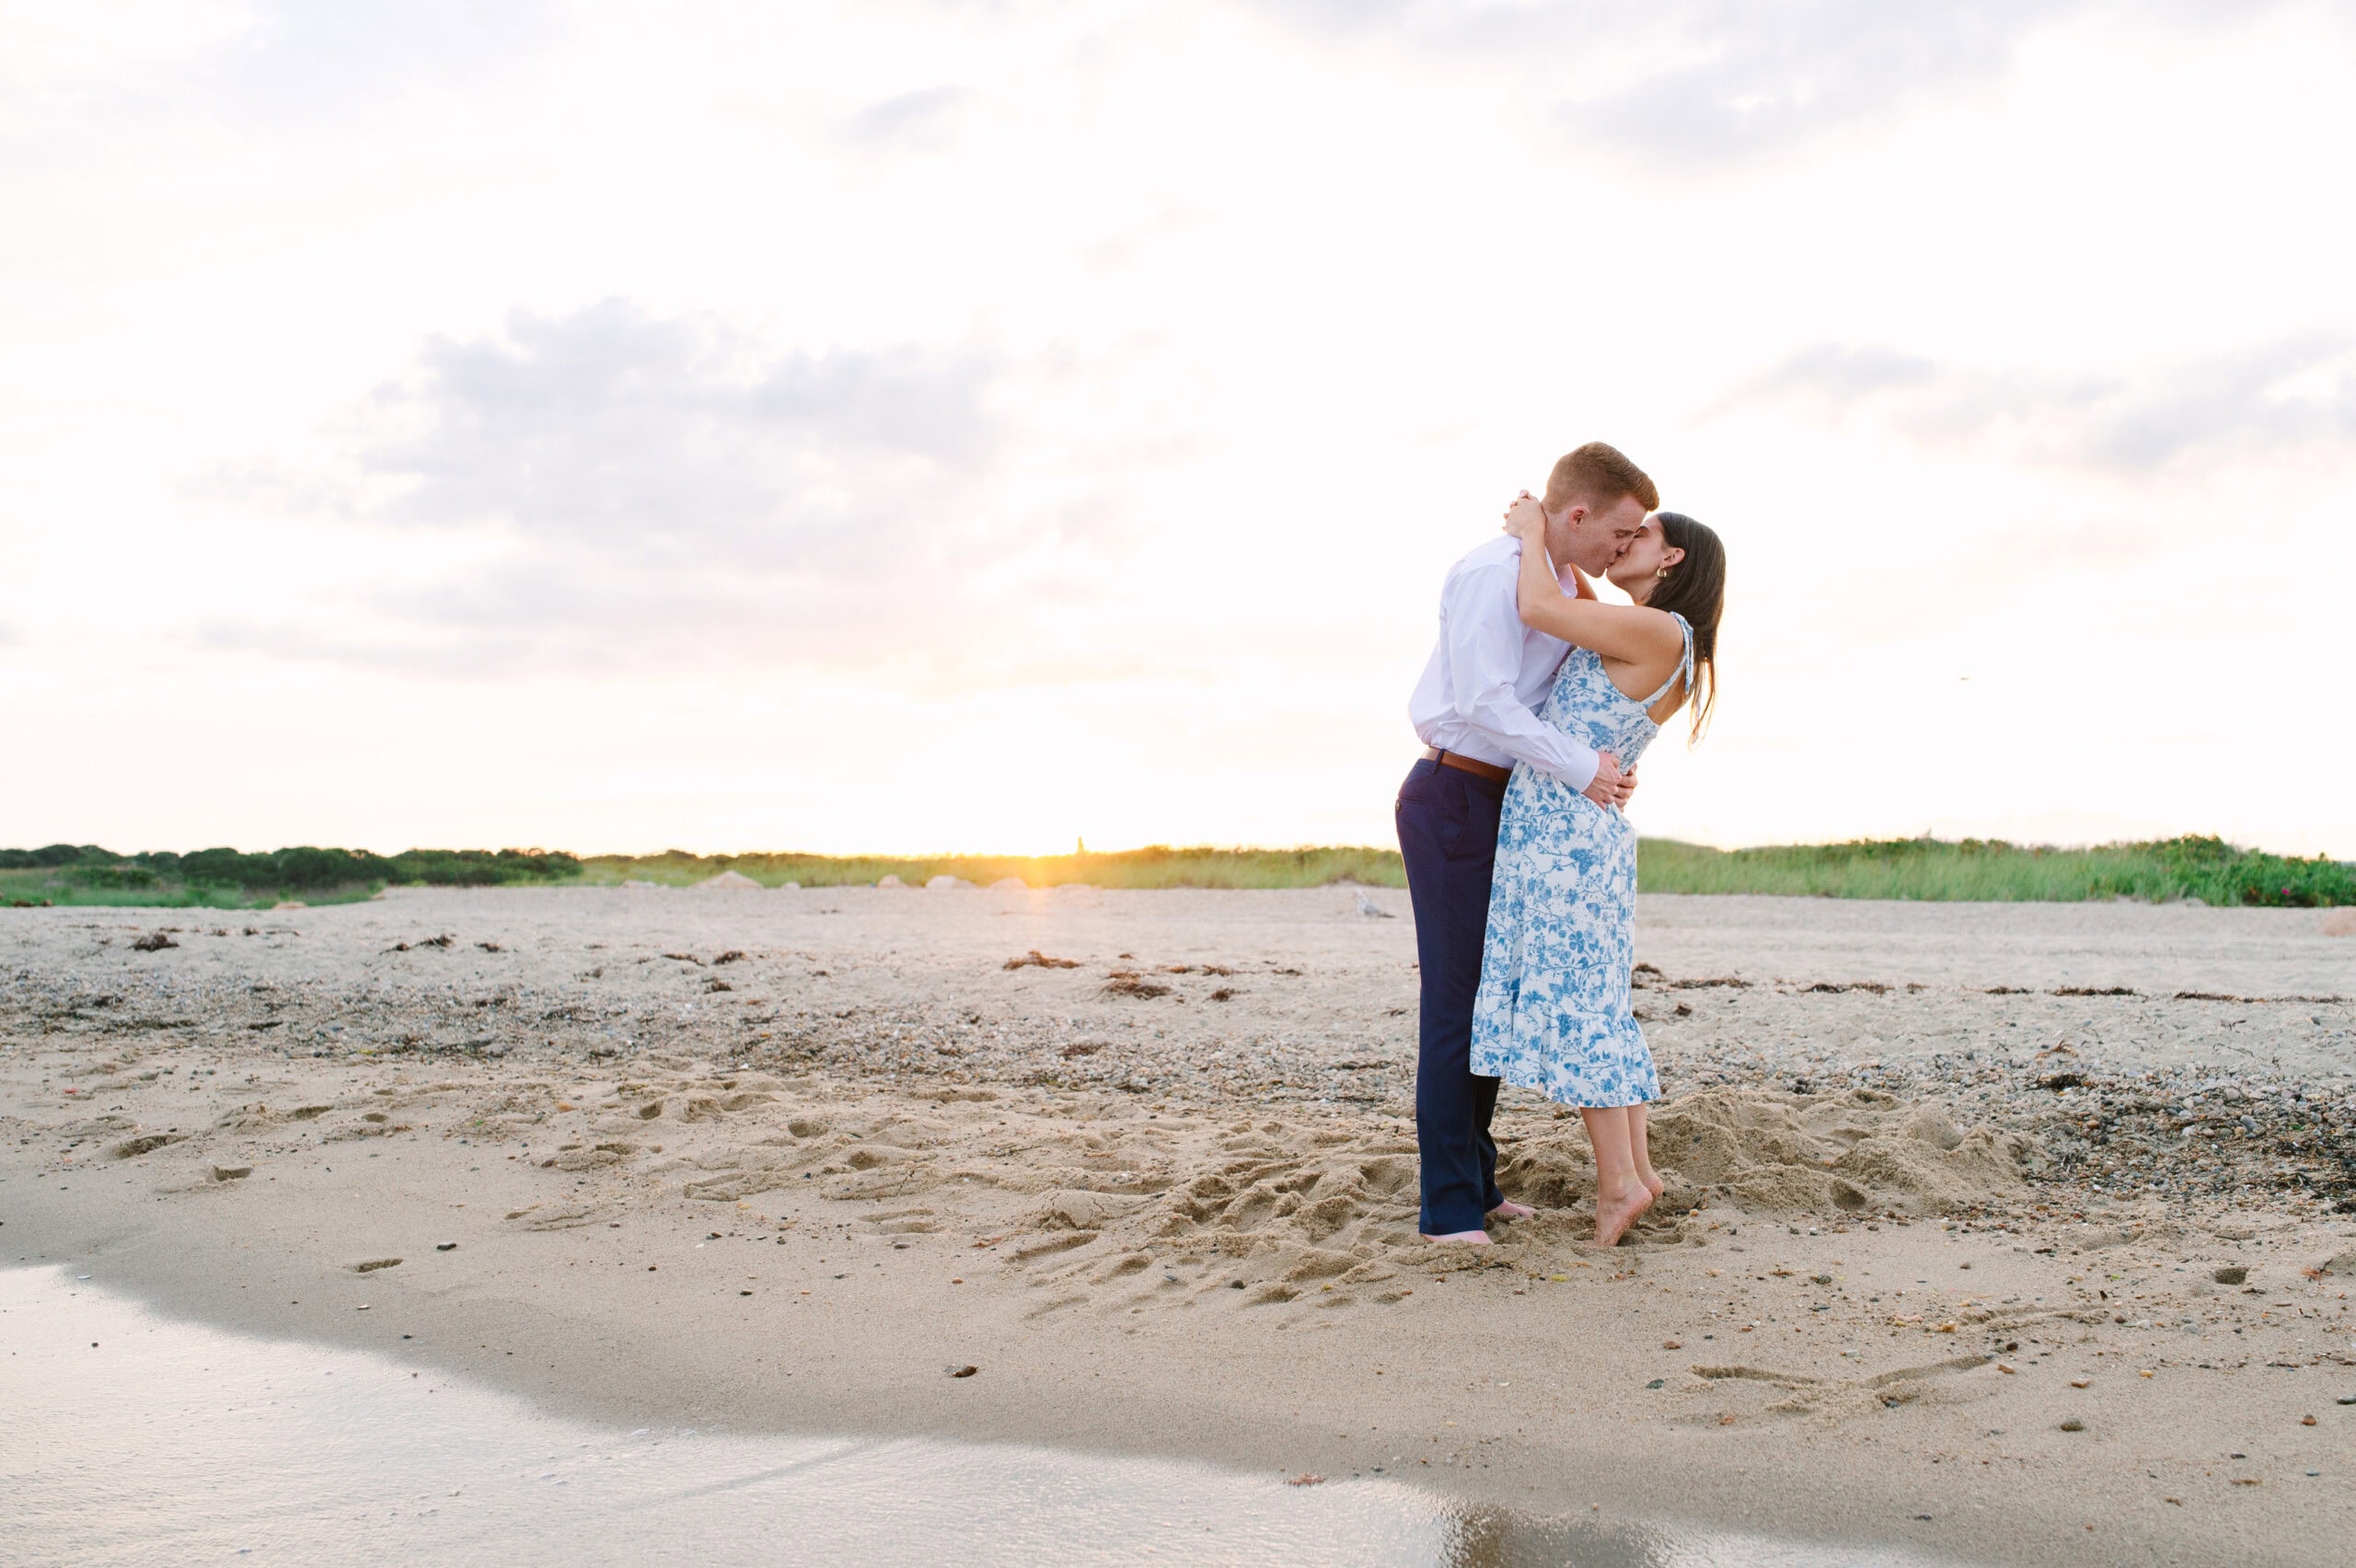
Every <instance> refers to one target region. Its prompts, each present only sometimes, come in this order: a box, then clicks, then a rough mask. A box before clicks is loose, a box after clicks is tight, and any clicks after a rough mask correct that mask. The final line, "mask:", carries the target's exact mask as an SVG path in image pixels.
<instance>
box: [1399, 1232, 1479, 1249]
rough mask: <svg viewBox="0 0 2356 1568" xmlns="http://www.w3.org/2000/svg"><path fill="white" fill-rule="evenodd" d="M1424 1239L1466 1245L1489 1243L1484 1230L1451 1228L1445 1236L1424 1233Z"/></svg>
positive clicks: (1473, 1245) (1476, 1245)
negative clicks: (1459, 1242) (1456, 1242)
mask: <svg viewBox="0 0 2356 1568" xmlns="http://www.w3.org/2000/svg"><path fill="white" fill-rule="evenodd" d="M1417 1234H1419V1235H1421V1234H1423V1233H1422V1232H1418V1233H1417ZM1424 1239H1425V1240H1426V1241H1461V1242H1464V1243H1465V1244H1466V1245H1468V1246H1472V1247H1486V1246H1488V1245H1489V1244H1490V1242H1489V1233H1488V1232H1487V1231H1485V1230H1451V1231H1449V1233H1448V1234H1447V1235H1445V1236H1430V1235H1425V1236H1424Z"/></svg>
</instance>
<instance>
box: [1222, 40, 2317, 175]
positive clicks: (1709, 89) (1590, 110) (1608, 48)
mask: <svg viewBox="0 0 2356 1568" xmlns="http://www.w3.org/2000/svg"><path fill="white" fill-rule="evenodd" d="M1249 3H1250V4H1252V5H1253V8H1255V9H1257V10H1260V11H1262V12H1264V13H1269V14H1273V15H1275V16H1276V17H1280V18H1282V19H1284V20H1285V21H1287V22H1289V23H1291V24H1293V25H1295V26H1298V27H1300V28H1304V29H1312V30H1315V31H1318V32H1321V33H1324V34H1327V35H1330V36H1333V37H1336V38H1340V39H1344V40H1356V41H1361V42H1367V43H1373V44H1391V45H1396V46H1398V47H1401V48H1403V49H1410V50H1413V51H1415V52H1418V53H1422V54H1426V55H1433V56H1437V57H1439V58H1443V59H1449V60H1454V61H1459V62H1462V61H1471V62H1472V63H1476V64H1480V65H1484V66H1494V67H1496V68H1497V69H1501V70H1507V71H1511V72H1514V73H1516V74H1519V75H1523V76H1524V77H1525V79H1527V80H1529V81H1530V82H1531V83H1532V84H1533V86H1532V89H1531V90H1534V91H1538V92H1542V93H1545V94H1548V95H1550V96H1553V98H1554V109H1555V115H1556V118H1557V121H1558V122H1559V123H1560V124H1561V125H1562V127H1563V128H1564V129H1565V131H1566V132H1567V133H1569V134H1571V135H1573V136H1575V137H1576V139H1578V140H1579V141H1580V142H1582V143H1585V144H1603V145H1609V146H1616V147H1619V148H1621V149H1623V150H1624V151H1627V152H1630V153H1632V154H1634V155H1637V156H1643V157H1646V158H1649V159H1655V160H1659V161H1662V162H1668V163H1685V164H1707V163H1711V162H1715V161H1720V160H1725V159H1729V158H1734V157H1738V156H1745V155H1749V154H1755V153H1762V152H1767V151H1771V150H1773V149H1775V148H1779V147H1781V146H1784V145H1785V144H1791V143H1794V142H1797V141H1800V140H1803V139H1805V138H1807V137H1809V136H1812V135H1815V134H1818V133H1822V132H1826V131H1830V130H1833V129H1836V128H1839V127H1842V126H1846V125H1849V124H1853V123H1856V122H1859V121H1870V120H1873V119H1876V118H1878V117H1880V116H1883V115H1885V114H1888V113H1890V112H1893V111H1895V110H1900V109H1902V108H1904V107H1905V106H1907V105H1908V104H1910V103H1911V102H1913V101H1915V100H1918V99H1921V98H1927V97H1931V96H1934V95H1936V94H1940V93H1945V92H1950V91H1954V90H1956V89H1958V88H1961V87H1965V86H1970V85H1973V84H1975V83H1978V82H1981V81H1984V80H1988V79H1991V78H1992V77H1995V76H1997V75H2001V74H2002V73H2003V72H2004V69H2005V68H2006V67H2007V66H2008V65H2009V64H2010V63H2011V62H2012V59H2013V57H2014V55H2015V53H2016V52H2018V50H2019V48H2020V46H2021V44H2022V43H2023V42H2024V41H2025V40H2027V38H2028V37H2029V35H2030V34H2032V33H2033V32H2035V31H2036V30H2037V29H2039V28H2043V27H2050V26H2053V25H2056V24H2058V23H2061V22H2063V21H2066V20H2068V19H2070V18H2071V17H2073V16H2075V15H2079V14H2084V13H2087V12H2091V11H2094V10H2096V9H2097V8H2099V9H2101V10H2104V11H2107V12H2112V13H2117V14H2119V18H2120V19H2124V18H2126V17H2142V18H2147V19H2150V20H2154V21H2158V22H2163V23H2171V24H2177V25H2192V26H2212V25H2224V24H2227V23H2232V22H2237V21H2243V20H2246V19H2247V18H2249V17H2252V16H2254V15H2255V14H2257V13H2258V12H2259V11H2261V10H2264V9H2268V8H2270V6H2269V4H2268V0H2255V3H2249V4H2239V5H2228V4H2226V3H2224V0H2142V3H2140V4H2136V3H2119V0H1958V4H1954V5H1944V6H1940V5H1903V4H1891V3H1890V0H1781V3H1768V4H1761V3H1760V0H1591V3H1588V4H1583V5H1579V6H1563V5H1558V4H1552V3H1545V0H1249Z"/></svg>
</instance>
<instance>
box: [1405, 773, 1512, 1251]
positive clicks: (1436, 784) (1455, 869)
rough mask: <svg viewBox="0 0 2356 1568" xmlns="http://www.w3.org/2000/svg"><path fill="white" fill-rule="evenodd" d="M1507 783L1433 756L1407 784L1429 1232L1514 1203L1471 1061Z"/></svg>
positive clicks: (1469, 1222) (1486, 1087)
mask: <svg viewBox="0 0 2356 1568" xmlns="http://www.w3.org/2000/svg"><path fill="white" fill-rule="evenodd" d="M1505 799H1506V787H1505V786H1504V785H1503V784H1498V783H1492V782H1491V781H1490V780H1488V779H1486V778H1476V777H1474V776H1473V775H1472V774H1470V773H1467V772H1465V771H1464V770H1463V769H1461V768H1457V767H1440V766H1439V764H1438V763H1436V762H1433V761H1431V760H1430V759H1429V758H1425V759H1423V760H1420V761H1418V762H1417V763H1416V764H1415V767H1412V768H1410V769H1409V770H1408V772H1407V781H1406V782H1405V783H1404V784H1402V785H1401V786H1400V787H1399V804H1398V821H1399V852H1400V855H1401V856H1402V857H1403V859H1405V860H1406V862H1407V897H1408V901H1409V903H1411V904H1412V905H1414V906H1415V957H1416V959H1417V960H1418V961H1419V962H1420V963H1421V964H1422V972H1423V1009H1422V1011H1423V1018H1422V1031H1421V1036H1422V1037H1421V1043H1420V1044H1419V1046H1418V1048H1417V1051H1416V1055H1415V1145H1416V1147H1417V1149H1418V1150H1419V1152H1420V1153H1421V1155H1422V1159H1423V1174H1424V1207H1423V1223H1422V1226H1421V1228H1422V1230H1423V1232H1424V1234H1425V1235H1426V1236H1446V1235H1449V1234H1450V1233H1451V1232H1455V1231H1460V1230H1478V1229H1480V1228H1481V1227H1482V1223H1483V1220H1484V1217H1485V1216H1487V1214H1488V1212H1489V1210H1491V1209H1493V1208H1495V1207H1496V1206H1497V1205H1499V1204H1501V1203H1503V1202H1505V1194H1503V1193H1500V1192H1498V1191H1497V1146H1496V1140H1495V1139H1494V1138H1492V1137H1490V1136H1489V1119H1490V1118H1491V1117H1492V1116H1493V1115H1495V1114H1496V1109H1497V1082H1498V1080H1497V1079H1496V1078H1478V1077H1475V1076H1474V1075H1473V1072H1472V998H1473V997H1474V996H1476V995H1477V994H1478V993H1479V991H1480V989H1481V939H1482V937H1483V936H1484V935H1485V934H1486V932H1487V930H1488V927H1489V875H1490V872H1491V871H1492V870H1495V869H1496V860H1497V817H1498V813H1500V812H1501V811H1502V810H1503V809H1504V806H1505Z"/></svg>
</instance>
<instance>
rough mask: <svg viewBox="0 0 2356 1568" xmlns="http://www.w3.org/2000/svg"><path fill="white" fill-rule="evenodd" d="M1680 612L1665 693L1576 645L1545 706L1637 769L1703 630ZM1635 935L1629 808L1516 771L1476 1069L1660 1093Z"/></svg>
mask: <svg viewBox="0 0 2356 1568" xmlns="http://www.w3.org/2000/svg"><path fill="white" fill-rule="evenodd" d="M1676 618H1677V624H1678V627H1679V628H1680V630H1682V631H1683V632H1684V634H1685V658H1684V661H1683V663H1680V665H1679V667H1678V673H1677V674H1675V675H1671V676H1670V677H1669V684H1668V685H1666V686H1662V687H1661V689H1660V691H1658V692H1656V693H1654V694H1653V696H1652V697H1650V698H1647V699H1646V700H1645V701H1643V702H1638V701H1636V700H1635V699H1634V698H1630V697H1626V696H1623V694H1622V693H1621V691H1620V688H1619V687H1617V686H1613V685H1612V684H1611V676H1610V675H1608V674H1605V673H1604V669H1603V660H1602V658H1601V656H1600V655H1599V654H1597V653H1596V652H1595V651H1593V650H1592V649H1587V648H1574V649H1572V650H1571V651H1570V656H1569V657H1568V658H1566V659H1565V660H1564V661H1563V668H1562V671H1561V673H1560V674H1557V675H1556V676H1555V677H1554V687H1553V691H1551V692H1549V693H1548V694H1547V698H1546V703H1545V706H1544V707H1543V708H1542V709H1540V710H1539V714H1538V716H1539V717H1540V718H1541V719H1542V720H1544V721H1546V722H1547V723H1550V724H1552V725H1553V726H1554V727H1555V728H1556V729H1558V730H1561V731H1562V732H1565V734H1568V735H1571V736H1574V737H1575V738H1576V739H1578V740H1580V741H1583V742H1585V743H1586V744H1588V745H1590V746H1593V747H1594V748H1595V749H1596V750H1598V751H1608V752H1610V753H1611V754H1612V755H1614V756H1616V757H1618V758H1619V759H1620V766H1621V767H1623V768H1627V767H1634V766H1635V765H1636V759H1637V758H1638V757H1640V756H1642V755H1644V751H1645V748H1646V746H1647V745H1649V744H1652V741H1653V738H1654V737H1655V736H1656V735H1658V734H1659V733H1660V726H1659V725H1657V724H1656V723H1654V722H1653V721H1652V720H1651V718H1650V717H1649V716H1648V715H1647V714H1646V709H1649V708H1650V707H1651V706H1652V705H1653V704H1654V703H1656V702H1658V701H1659V700H1660V699H1661V697H1662V696H1663V695H1664V694H1666V693H1667V692H1669V690H1671V689H1672V688H1673V687H1674V686H1676V684H1677V682H1678V680H1679V679H1680V677H1690V675H1691V674H1692V667H1693V628H1692V627H1691V626H1689V625H1687V624H1686V622H1685V617H1682V616H1680V617H1676ZM1635 935H1636V834H1635V830H1634V828H1632V827H1631V826H1629V825H1628V819H1627V817H1626V816H1624V815H1623V814H1622V813H1620V812H1619V811H1618V810H1617V809H1616V808H1610V807H1604V806H1599V805H1597V804H1596V803H1595V802H1594V801H1590V800H1588V798H1587V797H1586V796H1585V795H1581V794H1577V793H1575V792H1574V791H1573V790H1572V789H1571V787H1570V786H1569V785H1567V784H1565V783H1564V782H1563V781H1562V780H1561V779H1559V778H1553V776H1551V775H1549V774H1544V773H1540V772H1538V771H1536V770H1535V769H1532V768H1529V767H1515V768H1514V770H1513V780H1512V782H1511V783H1509V784H1507V786H1506V800H1505V816H1504V820H1503V822H1502V823H1501V824H1500V825H1499V827H1498V830H1497V863H1496V875H1495V877H1494V879H1493V880H1492V882H1491V883H1490V890H1489V928H1488V932H1487V935H1486V937H1485V938H1484V942H1483V945H1482V951H1481V991H1480V995H1479V997H1477V998H1475V1000H1474V1001H1473V1004H1472V1070H1473V1071H1474V1072H1475V1073H1479V1074H1481V1075H1483V1076H1484V1077H1490V1078H1504V1079H1505V1080H1506V1081H1507V1083H1512V1084H1518V1085H1519V1086H1520V1087H1522V1088H1524V1089H1534V1090H1538V1091H1539V1092H1540V1093H1542V1094H1543V1095H1545V1096H1546V1097H1547V1098H1548V1099H1550V1100H1553V1101H1558V1102H1560V1103H1562V1104H1565V1105H1576V1106H1586V1107H1591V1108H1602V1107H1608V1106H1615V1105H1639V1104H1642V1103H1644V1102H1645V1101H1649V1100H1657V1099H1658V1098H1660V1076H1659V1074H1658V1073H1657V1072H1656V1071H1655V1070H1654V1067H1653V1054H1652V1051H1651V1049H1650V1048H1649V1047H1648V1046H1646V1043H1645V1035H1644V1031H1643V1030H1641V1029H1640V1028H1638V1027H1637V1025H1636V1020H1635V1015H1634V1013H1632V1012H1631V1011H1630V1010H1629V995H1628V982H1629V977H1630V972H1631V970H1632V968H1633V967H1634V963H1635Z"/></svg>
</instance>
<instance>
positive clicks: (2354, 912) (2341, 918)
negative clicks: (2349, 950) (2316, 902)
mask: <svg viewBox="0 0 2356 1568" xmlns="http://www.w3.org/2000/svg"><path fill="white" fill-rule="evenodd" d="M2323 934H2324V935H2325V936H2327V937H2356V909H2335V910H2333V911H2332V912H2331V913H2329V914H2328V915H2326V916H2325V917H2323Z"/></svg>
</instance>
